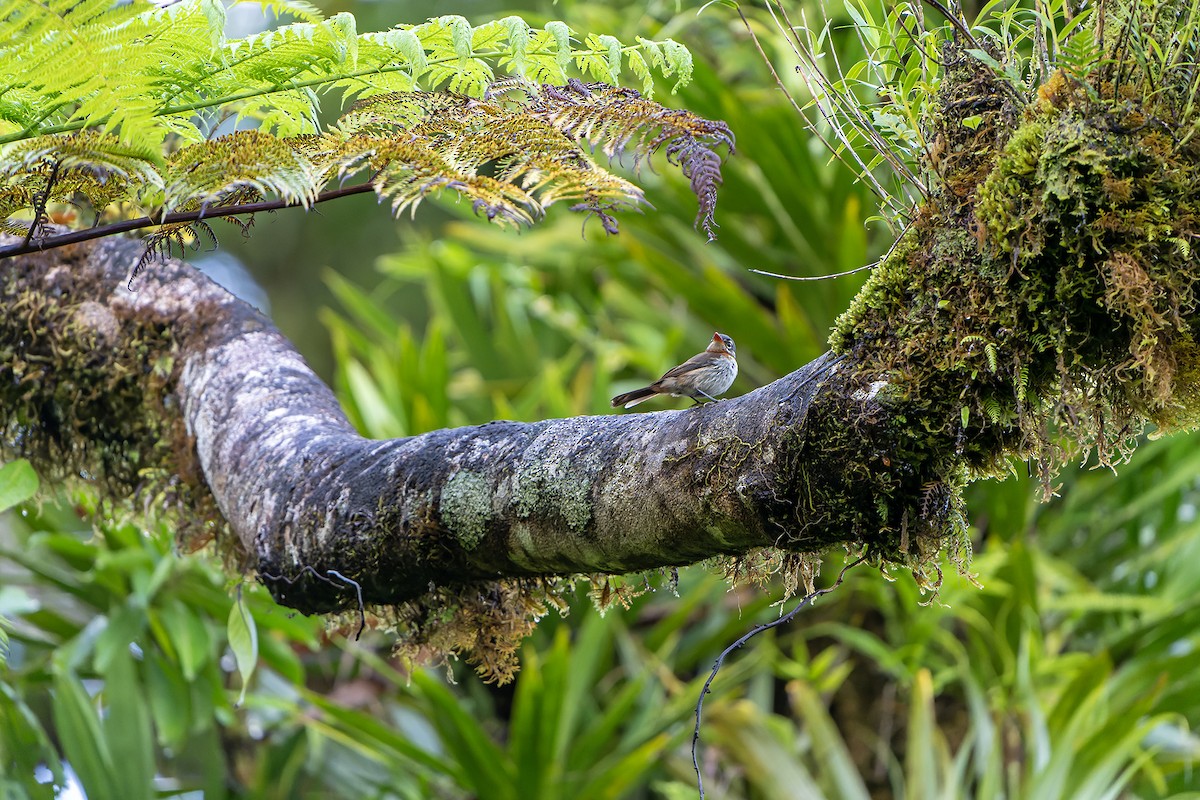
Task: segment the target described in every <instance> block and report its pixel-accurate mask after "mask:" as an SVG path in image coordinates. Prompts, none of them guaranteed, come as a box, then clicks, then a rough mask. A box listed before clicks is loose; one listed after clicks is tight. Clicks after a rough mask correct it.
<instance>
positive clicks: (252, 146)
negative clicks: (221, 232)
mask: <svg viewBox="0 0 1200 800" xmlns="http://www.w3.org/2000/svg"><path fill="white" fill-rule="evenodd" d="M320 175H321V172H320V170H319V169H317V168H315V167H314V166H313V164H312V163H311V162H310V161H309V160H308V159H307V158H305V157H304V155H303V154H302V152H301V151H300V150H298V149H297V148H294V147H291V146H290V145H289V144H288V140H286V139H279V138H277V137H274V136H270V135H268V134H265V133H262V132H261V131H238V132H237V133H234V134H230V135H229V136H222V137H221V138H219V139H213V140H212V141H208V142H201V143H199V144H194V145H191V146H189V147H185V148H183V149H182V150H180V151H179V152H177V153H175V154H174V155H173V156H171V158H170V160H169V161H168V164H167V170H166V175H165V179H166V191H165V197H164V203H163V204H164V207H165V208H166V209H167V210H178V209H185V208H188V207H189V203H190V204H194V205H197V206H214V205H229V204H231V203H234V202H247V201H248V200H247V198H246V196H245V195H244V194H242V193H243V192H245V191H246V190H250V191H252V192H253V193H254V195H255V196H256V199H257V198H258V197H263V196H266V195H275V196H276V197H279V198H281V199H283V200H285V201H287V202H289V203H297V204H299V205H303V206H305V207H307V206H308V205H310V204H311V203H312V202H313V201H314V200H315V199H316V197H317V193H318V192H319V191H320V188H321V187H320V183H319V180H318V179H319V177H320Z"/></svg>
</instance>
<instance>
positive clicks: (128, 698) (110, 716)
mask: <svg viewBox="0 0 1200 800" xmlns="http://www.w3.org/2000/svg"><path fill="white" fill-rule="evenodd" d="M104 677H105V683H104V697H105V700H106V701H107V708H106V711H105V716H104V733H105V737H106V740H107V742H108V746H109V749H110V750H111V752H112V759H113V764H114V765H115V766H117V767H118V769H119V773H118V774H119V775H120V780H119V783H120V785H121V790H122V794H121V797H122V798H123V800H150V798H152V797H153V796H154V791H153V788H154V770H155V765H154V739H153V736H152V734H151V730H150V712H149V711H148V709H147V707H146V698H145V692H144V690H143V688H142V685H141V684H140V683H139V682H138V680H137V671H136V669H135V665H134V662H133V656H132V655H130V652H129V647H128V644H126V647H125V648H124V649H123V650H121V651H120V652H118V653H117V654H116V655H115V656H114V657H113V659H112V665H111V668H110V669H109V671H108V672H107V674H105V676H104ZM97 796H98V795H97Z"/></svg>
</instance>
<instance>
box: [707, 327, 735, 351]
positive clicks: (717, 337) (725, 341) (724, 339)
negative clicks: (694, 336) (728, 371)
mask: <svg viewBox="0 0 1200 800" xmlns="http://www.w3.org/2000/svg"><path fill="white" fill-rule="evenodd" d="M706 349H707V350H708V352H710V353H728V354H729V355H731V356H734V357H736V356H737V348H736V347H735V346H734V344H733V339H730V338H729V337H728V336H726V335H725V334H723V333H714V334H713V338H712V341H711V342H709V344H708V347H707V348H706Z"/></svg>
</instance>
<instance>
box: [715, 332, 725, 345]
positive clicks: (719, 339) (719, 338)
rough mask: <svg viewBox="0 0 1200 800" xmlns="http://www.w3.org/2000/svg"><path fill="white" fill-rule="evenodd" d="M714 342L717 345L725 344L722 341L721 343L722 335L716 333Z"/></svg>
mask: <svg viewBox="0 0 1200 800" xmlns="http://www.w3.org/2000/svg"><path fill="white" fill-rule="evenodd" d="M713 341H714V342H716V343H717V344H724V342H722V341H721V334H720V333H714V334H713Z"/></svg>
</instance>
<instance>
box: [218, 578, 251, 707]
mask: <svg viewBox="0 0 1200 800" xmlns="http://www.w3.org/2000/svg"><path fill="white" fill-rule="evenodd" d="M226 629H227V634H228V636H229V649H231V650H232V651H233V657H234V660H236V661H237V668H238V674H239V675H241V676H242V691H241V693H240V694H239V695H238V699H237V704H238V705H239V706H240V705H241V704H242V703H243V702H244V701H245V699H246V687H248V686H249V685H250V679H251V678H252V677H254V669H255V667H256V666H257V665H258V628H257V627H256V626H255V624H254V615H252V614H251V613H250V609H249V607H248V606H247V605H246V603H245V602H244V601H243V599H242V587H241V586H238V591H237V599H236V600H235V601H234V603H233V605H232V606H231V607H230V608H229V624H228V625H227V626H226Z"/></svg>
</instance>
